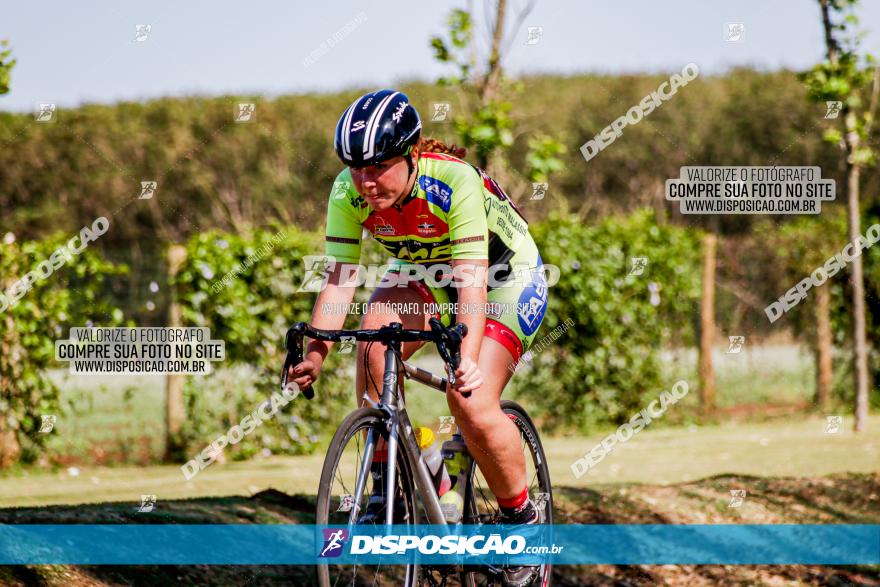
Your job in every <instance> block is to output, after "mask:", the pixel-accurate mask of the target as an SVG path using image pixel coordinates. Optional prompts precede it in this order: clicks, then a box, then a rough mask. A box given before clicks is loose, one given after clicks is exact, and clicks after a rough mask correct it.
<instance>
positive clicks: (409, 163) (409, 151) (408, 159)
mask: <svg viewBox="0 0 880 587" xmlns="http://www.w3.org/2000/svg"><path fill="white" fill-rule="evenodd" d="M412 150H413V146H412V145H410V146H409V148H408V149H407V150H406V154H405V155H404V157H405V158H406V168H407V169H408V170H409V171H408V172H407V174H406V186H405V187H404V188H403V191H402V192H400V195H399V196H397V199H396V200H395V201H394V203H395V204H397V203H398V202H400V201H401V200H403V199H404V198H406V195H407V188H409V190H410V191H412V188H411V187H410V186H409V180H410V178H412V174H413V171H415V165H413V162H412V158H411V157H410V155H411V154H412Z"/></svg>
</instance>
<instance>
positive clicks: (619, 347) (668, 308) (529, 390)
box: [513, 210, 700, 432]
mask: <svg viewBox="0 0 880 587" xmlns="http://www.w3.org/2000/svg"><path fill="white" fill-rule="evenodd" d="M534 233H535V240H536V241H537V243H538V247H539V249H540V250H541V256H542V258H543V260H544V263H549V264H554V265H557V266H558V267H559V268H560V270H561V276H560V280H559V283H557V284H556V285H555V286H553V287H551V288H550V301H549V309H548V311H547V315H546V317H545V321H544V324H543V325H542V327H541V330H540V331H539V335H538V338H537V339H536V342H537V341H539V340H540V339H541V337H542V336H545V335H547V334H549V333H551V332H552V331H553V330H554V329H555V328H556V327H557V326H558V325H559V324H561V323H563V322H565V321H566V320H569V319H570V320H572V321H573V322H574V325H573V326H571V328H569V329H568V331H567V332H565V333H564V334H562V336H560V337H559V338H558V339H557V340H556V341H555V342H554V343H553V345H552V347H551V349H552V350H545V351H543V352H540V353H537V354H535V355H534V358H533V359H532V361H531V363H530V365H529V366H527V367H526V368H524V369H523V368H520V369H518V370H517V373H516V375H515V376H514V378H513V382H514V385H515V386H516V387H517V388H518V390H520V392H521V393H523V394H525V396H526V397H527V398H528V399H529V401H530V404H529V405H530V409H531V406H535V408H536V411H537V412H538V413H540V414H541V415H542V416H543V418H544V419H545V424H546V425H547V426H551V427H553V426H563V427H576V428H579V429H580V430H582V431H585V432H588V431H590V429H591V427H593V426H594V425H597V424H600V423H608V422H613V423H620V422H622V421H623V420H624V419H627V418H628V417H629V416H630V414H631V413H632V412H633V411H636V410H638V409H640V408H641V407H644V406H643V405H642V404H643V402H644V398H646V397H656V394H657V393H659V391H660V390H661V388H665V389H668V387H669V386H670V385H671V384H672V382H667V381H660V378H659V373H660V370H659V367H658V362H657V353H658V351H659V349H660V347H661V345H662V344H663V343H664V342H666V341H669V340H670V339H671V338H673V337H676V336H684V337H685V340H684V342H689V341H688V340H687V339H688V338H690V335H689V334H686V333H685V332H686V330H687V329H686V328H685V325H686V324H688V323H689V321H690V316H691V314H692V312H694V311H695V309H696V304H697V300H698V299H699V295H700V256H699V233H698V232H696V231H689V230H685V229H682V228H678V227H674V226H670V225H662V224H659V223H658V222H657V220H656V218H655V216H654V214H653V213H652V212H650V211H647V210H642V211H639V212H637V213H635V214H633V215H631V216H628V217H616V218H609V219H607V220H605V221H604V222H602V223H601V224H599V225H597V226H585V225H584V224H583V223H582V222H581V221H580V220H579V219H578V218H576V217H563V216H555V217H553V218H551V219H550V220H549V221H548V222H546V223H543V224H541V225H539V226H537V227H535V229H534ZM633 257H647V259H648V262H647V265H646V266H645V267H644V270H643V273H642V274H641V275H636V274H634V273H637V272H633V271H632V270H631V267H632V262H631V258H633ZM652 284H653V285H652ZM652 289H654V290H655V293H654V295H652V291H651V290H652ZM657 296H659V298H658V297H657ZM652 298H653V301H652ZM655 304H656V305H655Z"/></svg>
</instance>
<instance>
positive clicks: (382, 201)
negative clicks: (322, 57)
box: [289, 90, 547, 584]
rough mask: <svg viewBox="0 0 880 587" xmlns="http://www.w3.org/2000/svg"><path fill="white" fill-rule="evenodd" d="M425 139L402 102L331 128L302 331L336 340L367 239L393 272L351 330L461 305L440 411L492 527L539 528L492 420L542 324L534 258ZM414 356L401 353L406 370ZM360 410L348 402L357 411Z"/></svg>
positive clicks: (357, 106)
mask: <svg viewBox="0 0 880 587" xmlns="http://www.w3.org/2000/svg"><path fill="white" fill-rule="evenodd" d="M421 128H422V123H421V120H420V119H419V115H418V112H416V109H415V108H414V107H413V106H412V104H410V102H409V98H408V97H407V96H406V95H405V94H403V93H401V92H397V91H394V90H380V91H376V92H372V93H369V94H365V95H364V96H361V97H360V98H358V99H357V100H355V101H354V102H353V103H352V104H351V105H350V106H349V107H348V108H347V109H346V110H345V112H344V113H343V114H342V117H341V118H340V119H339V122H338V124H337V126H336V137H335V149H336V153H337V155H338V156H339V158H340V160H341V161H342V163H343V164H345V165H346V169H344V170H343V171H342V172H341V173H340V174H339V176H338V177H337V178H336V182H335V183H334V189H333V190H332V192H331V195H330V199H329V203H328V211H327V226H326V233H325V241H326V245H325V252H326V255H327V256H328V257H332V258H334V260H335V265H334V269H333V270H332V271H331V273H330V275H329V276H328V279H327V283H326V287H325V288H324V289H323V290H322V291H321V292H320V293H319V294H318V299H317V301H316V302H315V306H314V310H313V312H312V325H313V326H314V327H316V328H320V329H329V330H335V329H340V328H342V326H343V323H344V321H345V316H344V315H339V314H325V313H323V312H322V311H321V308H325V307H344V306H345V305H347V304H348V303H350V302H351V301H352V299H353V297H354V287H350V286H346V285H344V283H343V282H341V280H340V275H341V265H342V264H345V263H358V262H359V261H360V245H361V236H362V234H363V231H364V229H366V230H367V231H369V232H370V233H371V234H372V236H373V238H375V239H376V241H377V242H378V243H379V244H380V245H382V246H383V247H384V248H385V249H386V250H387V251H388V252H389V253H390V254H391V255H392V256H393V257H394V258H395V263H396V265H395V266H394V268H393V269H392V270H390V271H389V272H388V273H386V275H385V279H383V283H382V284H381V285H380V287H378V288H377V289H376V290H375V291H374V293H373V294H372V297H371V299H370V304H369V308H370V311H369V312H368V313H367V314H365V315H364V317H363V320H362V322H361V328H379V327H381V326H383V325H385V324H388V323H390V322H401V323H402V324H403V326H404V328H419V329H428V328H429V327H428V319H429V318H430V317H431V314H428V313H426V312H419V313H415V314H413V313H396V312H393V311H391V312H383V311H381V308H382V307H383V306H382V304H383V303H386V302H388V303H397V304H399V305H398V307H410V308H411V307H419V308H423V307H425V306H426V305H427V304H432V303H436V304H446V305H450V304H454V303H456V302H457V304H458V310H459V311H458V315H457V316H454V317H453V316H451V315H447V316H441V319H442V320H443V321H444V322H445V323H446V324H447V325H449V324H450V323H451V321H452V319H453V318H455V319H456V320H457V321H458V322H461V323H464V324H465V325H467V327H468V335H467V336H466V337H465V338H464V340H463V342H462V347H461V357H462V359H461V365H460V367H459V368H458V370H457V371H456V373H455V376H456V384H455V387H454V388H453V389H451V390H449V393H447V394H446V397H447V401H448V404H449V409H450V411H451V413H452V415H453V416H454V417H455V422H456V424H457V425H458V426H459V428H460V429H461V432H462V435H463V436H464V439H465V442H466V444H467V447H468V449H469V451H470V453H471V455H472V456H473V457H474V459H475V460H476V462H477V465H478V466H479V467H480V470H481V471H482V473H483V476H484V477H485V479H486V482H487V484H488V485H489V489H490V490H491V491H492V492H493V494H494V495H495V497H496V499H497V501H498V506H499V511H500V512H501V520H500V522H501V523H505V524H524V523H535V522H537V521H538V517H539V514H538V511H537V508H536V507H535V505H534V503H533V502H532V500H531V498H530V496H529V495H528V488H527V485H526V468H525V459H524V456H523V452H522V447H521V445H520V441H519V431H518V429H517V427H516V425H515V424H514V423H513V422H512V421H511V420H510V419H509V418H508V417H507V416H506V415H505V414H504V412H502V411H501V407H500V397H501V393H502V391H503V390H504V387H505V385H506V384H507V382H508V381H509V379H510V377H511V375H512V373H513V369H510V368H509V367H510V366H511V364H514V363H516V362H517V361H518V360H519V359H520V357H521V356H522V354H523V352H525V350H526V349H528V347H529V345H530V344H531V342H532V341H533V340H534V338H535V335H536V332H537V330H538V327H539V326H540V324H541V321H542V320H543V317H544V311H545V309H546V305H547V284H546V280H545V279H544V275H543V271H541V270H540V269H539V268H540V267H541V265H542V261H541V257H540V254H539V253H538V249H537V247H536V246H535V242H534V241H533V240H532V237H531V235H530V234H529V232H528V224H527V222H526V221H525V219H524V218H523V217H522V216H521V215H520V213H519V211H518V210H517V209H516V207H515V206H514V205H513V203H512V202H511V200H510V198H508V197H507V195H506V194H505V193H504V191H503V190H501V188H500V187H499V186H498V184H496V183H495V181H493V180H492V179H491V178H490V177H489V176H487V175H486V174H485V173H484V172H483V171H482V170H481V169H479V168H477V167H474V166H472V165H470V164H469V163H466V162H465V161H462V160H461V159H459V158H457V157H453V156H451V155H448V154H444V153H436V152H427V151H429V150H430V151H437V150H446V151H447V152H456V151H451V150H449V149H448V148H444V147H445V146H443V145H442V144H441V143H438V142H437V141H431V140H429V141H425V140H422V141H420V134H421ZM456 153H459V154H463V153H462V152H461V151H457V152H456ZM412 264H421V265H423V266H428V267H430V266H436V265H438V264H440V265H442V264H446V265H447V266H449V267H450V271H449V275H454V276H456V277H455V279H454V281H452V283H450V285H449V286H448V287H432V281H433V285H436V284H437V283H438V281H437V280H427V281H426V280H423V279H419V278H417V277H415V276H413V275H412V274H413V273H414V272H413V271H410V270H407V265H410V269H411V265H412ZM517 268H528V270H527V271H525V272H523V271H517ZM523 276H525V278H523ZM401 279H402V280H404V281H400V280H401ZM400 285H403V287H400ZM383 286H384V287H383ZM325 304H330V306H325ZM421 344H423V343H404V344H403V345H402V349H401V351H402V354H403V358H404V360H405V359H407V358H409V357H410V356H411V355H412V354H413V353H414V352H415V351H416V350H417V349H418V348H419V346H421ZM331 346H332V343H330V342H324V341H315V340H313V341H310V342H309V345H308V349H307V354H306V357H305V360H304V361H303V362H302V363H300V364H299V365H296V366H294V367H291V369H292V373H290V374H289V376H290V378H291V379H293V380H294V381H295V382H296V383H297V385H299V386H300V388H303V389H304V388H306V387H308V386H310V385H311V384H312V383H313V382H314V381H315V380H316V379H317V378H318V376H319V374H320V372H321V367H322V365H323V363H324V359H325V358H326V357H327V354H328V353H329V352H330V348H331ZM365 352H366V345H364V344H363V343H361V344H359V345H358V350H357V358H358V360H357V390H359V391H361V392H362V391H363V390H367V393H368V394H369V396H370V397H371V399H372V400H373V401H378V393H379V388H378V385H377V384H376V382H381V381H382V376H383V371H384V357H383V352H384V350H383V348H382V347H381V346H380V345H374V346H373V347H372V349H371V351H370V354H369V356H368V357H364V354H365ZM365 359H366V363H367V364H368V365H369V367H368V372H364V367H363V365H364V363H365ZM401 384H402V380H401ZM363 403H364V402H363V400H362V399H361V398H360V397H358V404H359V405H363ZM377 448H379V447H377ZM385 458H387V452H386V451H383V450H377V451H376V454H375V456H374V461H375V462H382V460H383V459H385ZM378 470H380V467H375V468H374V472H375V471H378ZM376 485H377V484H376V483H374V487H376ZM383 487H384V485H383V484H381V483H379V484H378V488H377V490H374V494H375V495H373V496H372V497H371V500H370V503H369V505H368V507H367V508H366V509H367V512H366V514H365V515H366V516H368V517H369V516H372V517H373V518H374V519H376V520H382V519H384V513H383V512H384V497H383V496H382V495H381V494H380V493H379V491H380V490H381V489H382V488H383ZM401 509H402V508H401ZM395 510H397V508H395ZM515 571H516V570H514V569H512V570H511V572H509V573H508V572H506V573H505V574H507V575H509V577H507V578H508V579H509V581H508V582H509V583H510V584H517V583H521V581H520V580H519V579H521V578H523V577H521V576H520V575H522V574H523V573H518V572H515ZM526 571H529V569H526ZM513 575H517V576H513ZM522 584H525V583H524V582H522Z"/></svg>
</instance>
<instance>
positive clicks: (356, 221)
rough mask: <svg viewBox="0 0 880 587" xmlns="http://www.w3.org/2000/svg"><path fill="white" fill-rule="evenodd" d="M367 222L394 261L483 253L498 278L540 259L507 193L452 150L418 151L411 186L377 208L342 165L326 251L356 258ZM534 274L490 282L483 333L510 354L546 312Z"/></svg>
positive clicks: (449, 293)
mask: <svg viewBox="0 0 880 587" xmlns="http://www.w3.org/2000/svg"><path fill="white" fill-rule="evenodd" d="M364 229H366V230H367V231H368V232H369V233H370V234H371V235H372V236H373V238H374V239H375V240H376V242H378V243H379V244H380V245H381V246H382V247H383V248H385V250H387V251H388V253H389V254H390V255H391V256H392V257H394V258H395V259H396V260H397V261H396V263H399V264H406V263H418V264H422V265H435V264H450V262H451V261H452V260H453V259H472V260H478V259H487V260H488V263H489V267H490V275H495V277H496V279H499V280H502V281H503V280H504V279H505V278H506V277H507V276H509V275H512V274H511V271H512V268H513V267H521V266H523V265H525V266H527V267H529V268H534V269H536V268H538V267H540V265H541V256H540V254H539V253H538V248H537V246H536V245H535V242H534V240H533V239H532V236H531V235H530V234H529V230H528V222H526V220H525V218H523V216H522V215H521V214H520V212H519V211H518V210H517V208H516V206H515V205H514V204H513V202H512V201H511V199H510V198H509V197H508V196H507V194H505V193H504V191H503V190H502V189H501V188H500V187H499V186H498V184H497V183H496V182H495V181H494V180H493V179H492V178H490V177H489V176H488V175H487V174H486V173H485V172H484V171H483V170H481V169H479V168H478V167H475V166H473V165H470V164H469V163H467V162H465V161H462V160H461V159H458V158H456V157H452V156H450V155H443V154H438V153H422V154H421V156H420V157H419V162H418V176H417V178H416V181H415V184H414V185H413V190H412V192H411V193H409V194H408V195H407V196H406V197H404V199H403V200H402V201H401V202H400V204H396V205H394V206H392V207H391V208H389V209H387V210H383V211H380V212H379V211H374V210H373V209H372V208H370V206H369V205H368V204H367V203H366V201H364V199H363V197H361V195H360V194H358V192H357V190H356V189H355V187H354V183H353V182H352V180H351V173H350V172H349V169H348V168H345V170H343V171H342V172H341V173H340V174H339V175H338V176H337V178H336V181H335V182H334V186H333V190H332V192H331V194H330V199H329V202H328V206H327V226H326V232H325V241H326V242H325V254H326V255H327V256H331V257H333V258H335V260H336V261H337V262H339V263H358V262H359V261H360V253H361V237H362V234H363V232H364ZM532 275H533V279H532V282H531V283H527V284H523V283H518V284H513V285H508V286H505V287H494V288H493V287H491V285H490V287H489V288H488V301H489V306H490V308H497V309H496V310H490V312H489V314H488V319H487V323H486V333H485V334H486V335H487V336H489V337H491V338H494V339H496V340H498V341H499V342H501V343H502V344H504V346H505V347H506V348H507V349H508V350H509V351H511V354H512V355H513V357H514V360H518V359H519V357H520V356H521V354H522V353H523V352H524V351H525V349H527V348H528V346H529V345H530V344H531V342H532V340H533V339H534V337H535V333H536V332H537V330H538V327H539V326H540V323H541V321H542V320H543V317H544V313H545V311H546V305H547V285H546V279H545V278H544V275H543V272H541V271H535V272H533V273H532ZM411 285H412V286H413V287H415V288H416V289H417V290H418V291H420V293H421V294H422V297H423V298H424V299H425V300H426V301H430V302H437V303H448V302H455V301H457V295H456V292H455V289H454V288H453V287H446V288H434V287H430V286H429V285H428V284H427V283H424V282H413V283H412V284H411ZM512 308H517V309H516V310H512V311H511V309H512ZM450 318H451V317H449V316H446V317H444V321H445V322H447V323H448V322H449V321H450Z"/></svg>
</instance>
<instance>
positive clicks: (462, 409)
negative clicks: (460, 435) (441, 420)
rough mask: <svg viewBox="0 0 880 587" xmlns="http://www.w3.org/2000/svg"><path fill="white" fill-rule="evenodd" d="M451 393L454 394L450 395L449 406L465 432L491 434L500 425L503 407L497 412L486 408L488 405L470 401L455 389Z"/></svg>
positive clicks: (478, 435)
mask: <svg viewBox="0 0 880 587" xmlns="http://www.w3.org/2000/svg"><path fill="white" fill-rule="evenodd" d="M451 393H452V394H453V395H451V396H449V400H450V406H449V407H450V409H451V410H452V412H453V415H455V421H456V423H457V424H458V425H459V426H460V427H461V428H462V430H464V431H465V434H469V435H470V436H471V437H485V436H489V435H491V433H492V431H493V430H494V429H495V427H496V426H497V425H498V414H499V413H501V408H498V410H497V412H498V413H496V410H491V409H486V406H480V405H479V404H477V403H476V402H469V401H468V400H467V399H463V398H461V396H460V395H458V393H457V392H455V391H453V392H451ZM468 399H469V398H468Z"/></svg>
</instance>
